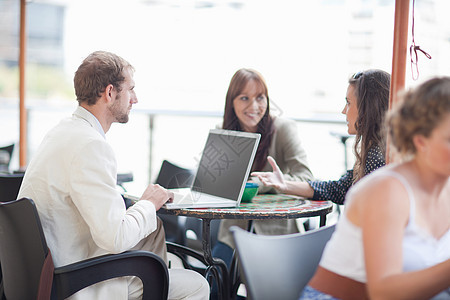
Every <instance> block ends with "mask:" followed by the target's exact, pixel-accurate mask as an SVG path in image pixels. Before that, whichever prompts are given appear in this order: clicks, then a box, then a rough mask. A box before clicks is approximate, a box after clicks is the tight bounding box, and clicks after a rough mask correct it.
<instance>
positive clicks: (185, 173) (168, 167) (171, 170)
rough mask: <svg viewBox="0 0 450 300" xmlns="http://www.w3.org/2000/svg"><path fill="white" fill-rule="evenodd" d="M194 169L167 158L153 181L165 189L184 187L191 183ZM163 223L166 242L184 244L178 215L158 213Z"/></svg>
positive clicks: (183, 234) (183, 230) (183, 232)
mask: <svg viewBox="0 0 450 300" xmlns="http://www.w3.org/2000/svg"><path fill="white" fill-rule="evenodd" d="M193 180H194V171H193V170H191V169H185V168H182V167H180V166H177V165H175V164H173V163H171V162H169V161H167V160H164V161H163V162H162V164H161V169H160V171H159V174H158V177H157V178H156V181H155V183H157V184H159V185H160V186H162V187H164V188H166V189H173V188H186V187H190V186H191V185H192V182H193ZM158 216H159V217H160V218H161V220H162V221H163V223H164V230H165V232H166V240H167V241H168V242H172V243H177V244H179V245H186V236H185V228H184V226H183V224H181V222H180V217H178V216H170V215H164V214H158Z"/></svg>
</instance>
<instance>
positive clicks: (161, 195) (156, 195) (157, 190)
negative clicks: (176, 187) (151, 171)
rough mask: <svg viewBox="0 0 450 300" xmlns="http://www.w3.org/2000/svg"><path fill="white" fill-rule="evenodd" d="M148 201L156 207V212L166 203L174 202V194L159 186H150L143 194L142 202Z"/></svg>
mask: <svg viewBox="0 0 450 300" xmlns="http://www.w3.org/2000/svg"><path fill="white" fill-rule="evenodd" d="M142 200H147V201H150V202H152V203H153V205H155V208H156V210H158V209H160V208H161V206H163V205H164V204H165V203H166V202H172V201H173V193H172V192H169V191H168V190H166V189H165V188H163V187H162V186H160V185H159V184H149V185H148V187H147V188H146V189H145V191H144V193H143V194H142V197H141V201H142Z"/></svg>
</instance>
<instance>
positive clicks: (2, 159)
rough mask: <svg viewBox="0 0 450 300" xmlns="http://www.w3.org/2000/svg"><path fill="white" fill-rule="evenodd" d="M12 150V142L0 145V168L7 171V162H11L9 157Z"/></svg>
mask: <svg viewBox="0 0 450 300" xmlns="http://www.w3.org/2000/svg"><path fill="white" fill-rule="evenodd" d="M13 151H14V144H11V145H8V146H5V147H0V170H2V171H8V170H9V163H10V162H11V157H12V154H13Z"/></svg>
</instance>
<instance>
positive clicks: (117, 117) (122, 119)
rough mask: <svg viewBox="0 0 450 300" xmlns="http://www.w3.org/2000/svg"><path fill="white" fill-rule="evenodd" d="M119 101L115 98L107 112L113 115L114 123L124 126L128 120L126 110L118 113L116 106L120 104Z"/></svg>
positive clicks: (118, 98)
mask: <svg viewBox="0 0 450 300" xmlns="http://www.w3.org/2000/svg"><path fill="white" fill-rule="evenodd" d="M119 100H120V97H117V98H116V99H115V100H114V103H113V104H112V106H111V107H109V111H110V112H111V114H112V115H113V117H114V121H115V122H117V123H122V124H124V123H127V122H128V120H129V116H128V110H127V111H126V112H122V111H120V109H119V105H117V104H120V101H119Z"/></svg>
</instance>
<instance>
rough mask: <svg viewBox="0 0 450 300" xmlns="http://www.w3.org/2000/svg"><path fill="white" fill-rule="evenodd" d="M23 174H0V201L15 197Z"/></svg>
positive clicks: (14, 198)
mask: <svg viewBox="0 0 450 300" xmlns="http://www.w3.org/2000/svg"><path fill="white" fill-rule="evenodd" d="M23 176H24V174H22V173H19V174H0V201H3V202H6V201H12V200H16V199H17V194H19V189H20V185H21V184H22V180H23Z"/></svg>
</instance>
